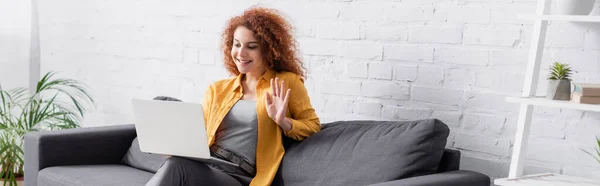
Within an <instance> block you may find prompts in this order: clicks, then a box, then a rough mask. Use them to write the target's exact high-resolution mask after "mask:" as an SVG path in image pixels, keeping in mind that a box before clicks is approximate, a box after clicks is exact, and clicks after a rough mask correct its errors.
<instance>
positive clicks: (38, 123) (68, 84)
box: [0, 72, 94, 186]
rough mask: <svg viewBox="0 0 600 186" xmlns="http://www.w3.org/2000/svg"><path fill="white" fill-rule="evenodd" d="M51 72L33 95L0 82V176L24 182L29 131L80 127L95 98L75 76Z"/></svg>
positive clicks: (11, 182) (11, 181) (9, 181)
mask: <svg viewBox="0 0 600 186" xmlns="http://www.w3.org/2000/svg"><path fill="white" fill-rule="evenodd" d="M54 74H55V73H53V72H48V73H46V74H45V75H44V77H43V78H42V79H41V80H40V81H38V83H37V87H36V90H35V92H34V93H33V94H31V93H29V92H28V91H27V89H25V88H15V89H11V90H4V89H2V86H1V85H0V163H1V164H0V179H2V180H3V182H4V185H11V186H12V185H22V184H23V183H22V180H23V176H24V172H23V165H24V162H23V158H24V157H23V156H24V152H23V141H24V140H23V137H24V135H25V134H26V133H27V132H31V131H42V130H58V129H69V128H77V127H79V126H80V122H81V120H82V118H83V115H84V113H86V112H87V111H88V110H89V108H90V107H93V106H94V100H93V99H92V98H91V96H90V95H89V94H88V92H87V91H86V88H85V87H84V85H83V84H82V83H80V82H78V81H76V80H72V79H52V77H53V76H54Z"/></svg>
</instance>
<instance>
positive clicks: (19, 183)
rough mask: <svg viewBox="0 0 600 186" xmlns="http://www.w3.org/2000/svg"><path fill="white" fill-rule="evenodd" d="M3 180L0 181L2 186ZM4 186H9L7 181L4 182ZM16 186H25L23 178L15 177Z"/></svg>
mask: <svg viewBox="0 0 600 186" xmlns="http://www.w3.org/2000/svg"><path fill="white" fill-rule="evenodd" d="M4 182H5V181H4V179H0V183H1V184H2V185H4ZM6 185H10V183H9V182H8V181H6ZM16 186H25V177H23V176H21V177H17V185H16Z"/></svg>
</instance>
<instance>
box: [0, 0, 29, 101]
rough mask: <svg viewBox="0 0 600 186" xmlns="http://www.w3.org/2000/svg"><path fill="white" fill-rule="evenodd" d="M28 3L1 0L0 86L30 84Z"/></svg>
mask: <svg viewBox="0 0 600 186" xmlns="http://www.w3.org/2000/svg"><path fill="white" fill-rule="evenodd" d="M30 21H31V2H30V1H19V0H7V1H0V85H1V86H2V89H6V90H10V89H12V88H16V87H25V88H28V87H29V75H28V74H29V46H30V45H29V44H30V33H31V32H30V29H31V24H30Z"/></svg>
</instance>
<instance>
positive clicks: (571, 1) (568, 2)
mask: <svg viewBox="0 0 600 186" xmlns="http://www.w3.org/2000/svg"><path fill="white" fill-rule="evenodd" d="M595 3H596V0H556V7H555V8H556V11H555V13H556V14H562V15H589V14H590V12H592V9H594V4H595Z"/></svg>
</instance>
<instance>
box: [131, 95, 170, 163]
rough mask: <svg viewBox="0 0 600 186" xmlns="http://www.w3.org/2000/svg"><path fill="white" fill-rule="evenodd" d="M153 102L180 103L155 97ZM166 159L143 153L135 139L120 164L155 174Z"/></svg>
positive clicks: (166, 98)
mask: <svg viewBox="0 0 600 186" xmlns="http://www.w3.org/2000/svg"><path fill="white" fill-rule="evenodd" d="M153 100H161V101H176V102H181V100H180V99H177V98H173V97H169V96H156V97H154V98H153ZM166 159H167V157H166V156H162V155H157V154H150V153H145V152H142V151H141V150H140V144H139V142H138V138H137V137H136V138H135V139H134V140H133V142H131V146H130V147H129V150H127V153H126V154H125V156H123V159H122V163H123V164H125V165H129V166H132V167H135V168H138V169H142V170H145V171H148V172H152V173H156V171H158V169H159V168H160V166H161V165H162V163H163V162H165V160H166Z"/></svg>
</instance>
